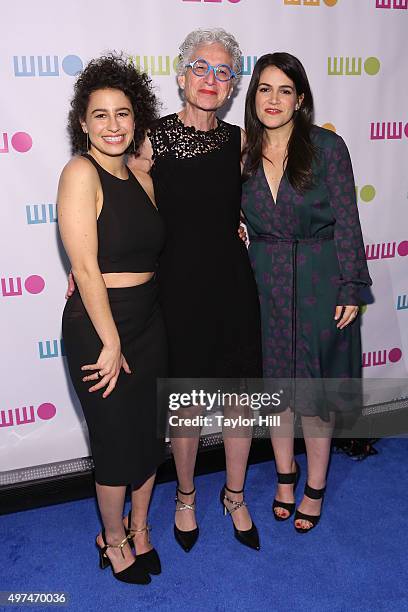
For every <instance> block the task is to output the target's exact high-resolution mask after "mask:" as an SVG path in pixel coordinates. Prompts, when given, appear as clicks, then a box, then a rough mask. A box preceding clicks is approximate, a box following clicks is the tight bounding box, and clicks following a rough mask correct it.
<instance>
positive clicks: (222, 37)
mask: <svg viewBox="0 0 408 612" xmlns="http://www.w3.org/2000/svg"><path fill="white" fill-rule="evenodd" d="M214 43H218V44H220V45H222V46H223V47H224V48H225V50H226V51H227V53H229V54H230V55H231V58H232V68H233V70H234V72H236V73H237V75H239V74H240V72H241V61H242V60H241V56H242V52H241V49H240V48H239V44H238V42H237V40H236V38H235V37H234V36H233V35H232V34H229V33H228V32H226V31H225V30H224V29H223V28H209V29H208V30H204V29H203V28H200V29H198V30H193V32H190V34H187V36H186V38H185V40H184V41H183V42H182V43H181V45H180V48H179V51H180V54H179V63H178V65H177V74H178V75H179V76H181V75H182V74H184V73H185V72H186V68H185V65H186V64H188V62H190V61H191V58H192V57H193V55H194V51H195V50H196V48H197V47H201V45H213V44H214Z"/></svg>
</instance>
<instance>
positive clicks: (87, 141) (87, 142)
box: [86, 132, 89, 151]
mask: <svg viewBox="0 0 408 612" xmlns="http://www.w3.org/2000/svg"><path fill="white" fill-rule="evenodd" d="M86 150H87V151H89V136H88V132H87V133H86Z"/></svg>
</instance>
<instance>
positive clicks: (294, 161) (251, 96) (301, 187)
mask: <svg viewBox="0 0 408 612" xmlns="http://www.w3.org/2000/svg"><path fill="white" fill-rule="evenodd" d="M269 66H276V68H279V70H282V72H284V73H285V74H286V76H287V77H289V78H290V79H291V81H293V83H294V85H295V88H296V95H297V96H301V95H302V94H303V96H304V97H303V102H302V104H301V106H300V109H299V110H298V111H295V114H294V117H293V120H294V126H293V130H292V133H291V135H290V138H289V142H288V150H287V156H286V160H285V161H286V176H287V177H288V180H289V182H290V184H291V185H292V187H294V188H295V189H296V190H297V191H300V192H304V191H306V190H307V189H310V188H311V187H312V186H313V176H312V163H313V160H314V159H315V157H316V156H317V149H316V147H315V146H314V145H313V143H312V141H311V138H310V131H311V127H312V123H313V96H312V92H311V89H310V85H309V81H308V78H307V76H306V72H305V69H304V68H303V65H302V64H301V62H300V61H299V60H298V59H297V58H296V57H295V56H294V55H291V54H290V53H267V54H266V55H262V57H260V58H259V60H258V61H257V62H256V64H255V67H254V71H253V73H252V78H251V82H250V83H249V87H248V92H247V95H246V100H245V131H246V135H247V142H246V146H245V148H244V151H243V156H244V157H245V158H246V161H245V171H244V177H245V178H248V177H249V176H251V175H252V174H254V173H255V172H256V170H257V169H258V166H259V163H260V162H261V160H262V157H263V143H264V130H265V128H264V126H263V125H262V123H261V122H260V121H259V119H258V117H257V114H256V108H255V95H256V91H257V88H258V84H259V80H260V76H261V73H262V71H263V70H264V69H265V68H268V67H269Z"/></svg>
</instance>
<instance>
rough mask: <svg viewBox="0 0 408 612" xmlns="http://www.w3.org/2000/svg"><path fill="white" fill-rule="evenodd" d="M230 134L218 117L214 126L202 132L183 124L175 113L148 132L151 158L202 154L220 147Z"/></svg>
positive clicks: (184, 156) (185, 156)
mask: <svg viewBox="0 0 408 612" xmlns="http://www.w3.org/2000/svg"><path fill="white" fill-rule="evenodd" d="M230 136H231V132H230V130H229V129H228V127H227V125H226V124H225V123H224V121H221V119H218V125H217V127H216V128H214V129H213V130H209V131H208V132H202V131H201V130H196V129H195V127H189V126H185V125H184V124H183V122H182V121H181V119H179V117H178V115H177V114H174V115H169V116H168V117H165V118H164V119H161V120H160V121H159V123H158V125H157V126H156V127H154V128H153V129H152V130H151V132H150V134H149V137H150V140H151V143H152V147H153V159H156V158H157V157H162V156H164V155H172V156H173V157H176V158H182V159H183V158H188V157H196V156H197V155H204V154H205V153H210V152H211V151H216V150H218V149H220V148H221V147H222V145H223V144H225V143H226V142H228V140H229V139H230Z"/></svg>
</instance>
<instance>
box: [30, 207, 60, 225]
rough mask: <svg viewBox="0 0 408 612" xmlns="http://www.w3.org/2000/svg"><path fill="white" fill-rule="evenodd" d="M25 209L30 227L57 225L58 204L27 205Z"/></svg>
mask: <svg viewBox="0 0 408 612" xmlns="http://www.w3.org/2000/svg"><path fill="white" fill-rule="evenodd" d="M25 208H26V217H27V223H28V225H39V224H41V223H57V220H58V219H57V205H56V204H27V206H26V207H25Z"/></svg>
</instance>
